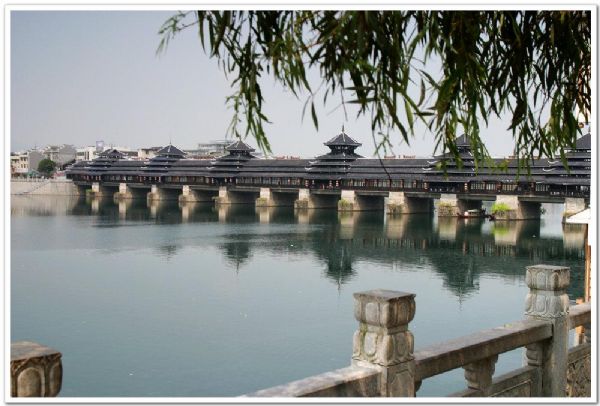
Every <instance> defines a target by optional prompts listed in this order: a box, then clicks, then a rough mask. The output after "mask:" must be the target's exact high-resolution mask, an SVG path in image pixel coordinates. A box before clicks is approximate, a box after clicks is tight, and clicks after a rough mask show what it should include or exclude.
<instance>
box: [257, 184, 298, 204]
mask: <svg viewBox="0 0 600 406" xmlns="http://www.w3.org/2000/svg"><path fill="white" fill-rule="evenodd" d="M294 201H295V199H294V194H292V193H279V192H274V191H273V190H272V189H270V188H265V187H261V188H260V195H259V196H258V198H257V199H256V207H282V206H290V207H291V206H294Z"/></svg>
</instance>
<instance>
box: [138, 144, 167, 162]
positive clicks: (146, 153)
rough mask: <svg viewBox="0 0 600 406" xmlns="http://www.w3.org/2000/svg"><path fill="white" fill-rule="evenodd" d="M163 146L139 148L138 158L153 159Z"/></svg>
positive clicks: (141, 159) (143, 159) (142, 159)
mask: <svg viewBox="0 0 600 406" xmlns="http://www.w3.org/2000/svg"><path fill="white" fill-rule="evenodd" d="M161 148H162V147H150V148H139V149H138V150H137V158H138V159H139V160H140V161H145V160H147V159H152V158H154V157H155V156H156V153H157V152H158V151H160V149H161Z"/></svg>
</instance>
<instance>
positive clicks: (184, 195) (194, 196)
mask: <svg viewBox="0 0 600 406" xmlns="http://www.w3.org/2000/svg"><path fill="white" fill-rule="evenodd" d="M214 197H215V194H214V192H210V191H205V190H195V189H192V188H191V186H189V185H183V188H182V189H181V194H180V195H179V198H178V199H179V203H186V202H212V201H213V198H214Z"/></svg>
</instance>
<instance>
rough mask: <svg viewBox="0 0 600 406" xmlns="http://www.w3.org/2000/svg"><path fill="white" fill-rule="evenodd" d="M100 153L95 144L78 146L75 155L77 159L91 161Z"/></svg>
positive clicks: (77, 160)
mask: <svg viewBox="0 0 600 406" xmlns="http://www.w3.org/2000/svg"><path fill="white" fill-rule="evenodd" d="M100 152H102V151H100ZM98 154H99V152H98V151H97V150H96V147H95V146H88V147H83V148H77V156H76V157H75V161H76V162H79V161H91V160H92V159H96V158H97V157H98Z"/></svg>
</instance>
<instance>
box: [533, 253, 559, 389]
mask: <svg viewBox="0 0 600 406" xmlns="http://www.w3.org/2000/svg"><path fill="white" fill-rule="evenodd" d="M569 274H570V270H569V268H568V267H562V266H551V265H534V266H529V267H527V275H526V279H525V280H526V283H527V286H528V287H529V294H528V295H527V299H526V302H525V317H526V318H527V319H534V320H544V321H549V322H551V323H552V331H553V335H552V338H551V339H550V340H548V341H546V342H543V343H536V344H533V345H530V346H527V352H526V358H527V364H528V365H532V366H539V367H541V368H542V388H541V390H542V396H553V397H564V396H566V389H567V362H568V360H567V354H568V345H569V323H568V321H569V296H568V295H567V293H566V290H565V289H566V288H567V286H569Z"/></svg>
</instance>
